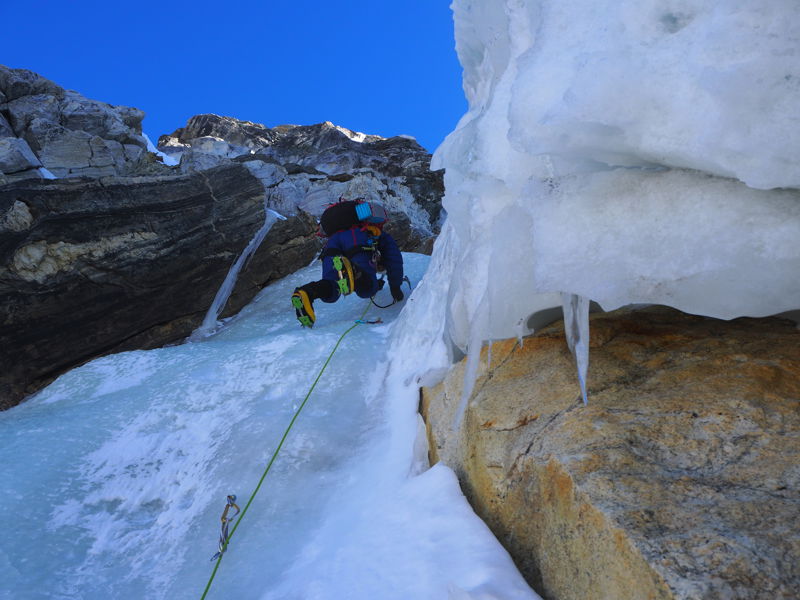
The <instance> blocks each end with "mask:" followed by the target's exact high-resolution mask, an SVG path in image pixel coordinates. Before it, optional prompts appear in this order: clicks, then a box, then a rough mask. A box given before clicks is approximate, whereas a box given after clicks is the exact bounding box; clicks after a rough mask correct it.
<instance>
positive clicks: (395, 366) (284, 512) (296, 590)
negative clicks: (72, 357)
mask: <svg viewBox="0 0 800 600" xmlns="http://www.w3.org/2000/svg"><path fill="white" fill-rule="evenodd" d="M405 258H406V266H407V272H408V274H409V276H410V278H411V280H412V281H413V282H415V283H417V282H419V280H420V278H421V277H422V274H423V272H424V270H425V269H426V267H427V264H428V260H429V259H428V257H425V256H421V255H406V256H405ZM318 273H319V266H318V264H316V265H312V266H310V267H309V268H306V269H303V270H301V271H300V272H298V273H296V274H294V275H292V276H290V277H288V278H286V279H284V280H282V281H280V282H278V283H276V284H274V285H272V286H270V287H268V288H267V289H265V290H264V291H263V292H262V293H261V294H260V295H259V296H258V298H257V299H256V300H255V301H253V302H252V303H251V304H250V305H249V306H247V307H246V308H245V309H244V310H242V312H241V313H240V314H239V315H238V316H237V317H235V318H233V319H231V320H229V321H228V322H227V323H226V324H225V326H224V327H223V328H222V329H220V330H219V331H218V332H217V333H216V334H214V335H212V336H211V337H209V338H206V339H205V340H204V341H202V342H195V343H187V344H183V345H179V346H172V347H166V348H160V349H156V350H150V351H137V352H128V353H122V354H116V355H112V356H107V357H105V358H101V359H98V360H95V361H93V362H91V363H89V364H87V365H85V366H83V367H80V368H78V369H75V370H73V371H71V372H69V373H67V374H65V375H63V376H62V377H60V378H59V379H58V380H56V381H55V382H54V383H53V384H52V385H50V386H49V387H48V388H46V389H45V390H43V391H42V392H40V393H39V394H38V395H37V396H36V397H34V398H33V399H30V400H28V401H27V402H25V403H23V404H21V405H19V406H17V407H15V408H13V409H11V410H8V411H6V412H3V413H0V452H2V455H3V459H4V467H3V492H4V493H3V495H2V500H0V510H2V513H3V514H4V515H6V516H7V519H6V522H5V525H4V533H3V536H2V542H0V598H3V599H7V600H11V599H15V600H18V599H33V598H59V599H65V598H74V599H83V600H89V599H95V598H96V599H101V598H102V599H107V598H148V599H157V598H169V599H179V598H199V597H200V595H201V593H202V591H203V589H204V587H205V585H206V583H207V581H208V579H209V576H210V574H211V569H212V567H213V563H212V562H211V561H210V558H211V556H212V555H213V554H214V553H215V552H216V550H217V537H218V533H219V518H220V515H221V513H222V510H223V508H224V506H225V498H226V496H227V495H228V494H231V493H233V494H236V495H237V496H238V502H239V504H240V506H243V505H244V504H245V502H246V500H247V498H249V496H250V494H251V493H252V490H253V489H254V487H255V485H256V483H257V481H258V479H259V477H260V476H261V473H262V472H263V470H264V467H265V465H266V463H267V461H268V459H269V457H270V455H271V453H272V452H273V450H274V449H275V447H276V445H277V443H278V442H279V440H280V437H281V435H282V434H283V432H284V430H285V428H286V426H287V425H288V423H289V421H290V419H291V417H292V415H293V414H294V411H295V410H296V408H297V407H298V405H299V404H300V402H301V401H302V399H303V397H304V395H305V393H306V391H307V390H308V389H309V387H310V386H311V383H312V381H313V379H314V378H315V377H316V375H317V372H318V370H319V369H320V367H321V366H322V364H323V362H324V361H325V358H326V357H327V356H328V354H329V353H330V352H331V350H332V348H333V346H334V344H335V342H336V340H337V339H338V338H339V336H340V335H341V333H342V332H343V331H345V330H346V329H347V328H348V327H349V326H350V325H352V324H353V322H354V320H355V319H357V318H358V317H359V316H360V315H361V314H362V312H363V310H364V308H365V307H366V306H367V303H366V301H365V300H361V299H356V298H355V297H349V298H346V299H343V300H341V301H340V302H338V303H336V304H334V305H327V304H323V303H318V304H319V306H318V307H317V317H318V322H317V326H316V327H315V328H314V329H313V330H304V329H302V328H300V327H299V325H298V324H297V322H296V320H295V318H294V313H293V311H292V310H291V306H290V304H289V301H288V299H289V296H290V294H291V291H292V290H293V289H294V287H295V286H297V285H299V284H301V283H303V282H305V281H307V280H310V279H314V278H316V277H317V276H318ZM383 293H384V294H386V293H387V292H383ZM378 300H379V301H381V300H382V301H384V303H386V302H385V300H386V298H383V297H381V298H379V299H378ZM414 303H415V300H414V298H413V297H412V298H410V299H408V300H406V302H405V303H404V304H405V305H409V308H412V307H413V305H414ZM401 308H402V306H400V305H397V306H394V307H392V308H390V309H386V310H379V309H377V308H375V307H372V308H371V309H370V311H369V312H368V313H367V318H371V319H375V318H378V317H380V318H382V320H383V321H384V322H385V323H384V324H379V325H359V326H358V327H357V328H356V329H355V330H353V331H352V332H351V333H350V334H349V335H348V336H347V337H346V338H345V339H344V341H343V342H342V345H341V346H340V347H339V349H338V351H337V352H336V354H335V356H334V358H333V360H332V362H331V364H330V366H329V367H328V370H327V371H326V372H325V374H324V375H323V378H322V380H321V381H320V384H319V385H318V387H317V390H316V391H315V393H314V394H313V395H312V397H311V399H310V400H309V403H308V404H307V406H306V407H305V409H304V411H303V412H302V413H301V415H300V418H299V419H298V421H297V423H296V425H295V426H294V429H293V430H292V432H291V433H290V435H289V437H288V439H287V442H286V444H285V445H284V447H283V449H282V451H281V453H280V455H279V458H278V460H277V461H276V463H275V465H274V466H273V468H272V470H271V471H270V473H269V475H268V476H267V479H266V480H265V483H264V485H263V487H262V488H261V490H260V491H259V493H258V495H257V496H256V497H255V500H254V501H253V504H252V505H251V507H250V509H249V512H248V513H247V514H246V516H245V518H244V520H243V521H242V523H241V525H240V526H239V528H238V530H237V532H236V533H235V535H234V537H233V538H232V540H231V545H230V547H229V549H228V551H227V553H226V554H225V556H224V558H223V560H222V563H221V566H220V569H219V571H218V574H217V575H216V579H215V580H214V582H213V584H212V586H211V589H210V592H209V595H208V598H275V599H278V598H281V599H286V598H297V599H304V600H306V599H313V598H319V599H323V598H325V599H327V598H329V599H340V598H356V599H358V598H363V599H375V598H381V599H397V600H401V599H403V600H406V599H408V598H415V599H416V598H430V599H440V598H475V599H478V598H480V599H488V598H508V599H512V598H520V599H522V598H526V599H527V598H536V596H535V594H534V593H533V592H531V591H530V589H529V588H528V586H527V585H526V584H525V583H524V581H523V580H522V578H521V576H520V575H519V574H518V572H517V571H516V569H515V567H514V566H513V563H512V562H511V560H510V558H509V557H508V555H507V554H506V552H505V551H504V550H503V549H502V548H501V547H500V546H499V544H498V542H497V541H496V540H495V539H494V537H493V536H492V535H491V533H490V532H489V530H488V529H487V528H486V526H485V525H484V524H483V523H482V522H481V521H480V520H479V519H478V518H477V517H476V516H475V515H474V513H472V511H471V509H470V508H469V506H468V504H467V503H466V501H465V499H464V498H463V496H462V495H461V492H460V490H459V488H458V483H457V481H456V479H455V476H454V475H453V473H452V472H451V471H450V470H449V469H447V468H446V467H444V466H441V465H439V466H436V467H434V468H432V469H428V468H427V462H426V454H425V446H424V443H420V442H424V436H422V437H419V436H418V433H419V432H418V428H419V421H418V415H417V414H416V408H417V401H418V396H417V380H416V379H415V378H414V377H410V376H409V373H410V372H413V371H414V370H418V371H419V370H424V368H425V364H426V360H427V358H428V357H426V356H425V355H420V354H419V352H418V346H417V344H416V343H415V342H414V340H413V336H412V337H409V333H408V332H406V333H405V334H403V335H399V336H397V335H394V336H393V335H392V330H393V328H394V324H393V323H392V322H393V320H394V319H395V317H396V316H397V315H398V313H399V312H400V310H401ZM410 312H412V313H415V311H413V310H412V311H410ZM415 314H417V317H416V318H418V319H420V323H419V325H420V327H421V328H422V330H423V331H425V330H427V329H430V328H431V327H430V324H429V323H427V322H426V320H427V319H429V318H434V319H435V318H436V315H435V314H433V315H432V317H421V318H420V317H419V313H418V311H417V312H416V313H415ZM392 340H394V341H393V342H392ZM415 362H416V366H414V363H415ZM410 369H411V370H410Z"/></svg>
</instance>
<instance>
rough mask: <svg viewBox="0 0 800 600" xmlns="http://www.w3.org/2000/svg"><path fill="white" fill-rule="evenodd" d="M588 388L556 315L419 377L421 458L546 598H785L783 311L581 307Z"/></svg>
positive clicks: (788, 458)
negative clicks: (708, 314) (477, 368)
mask: <svg viewBox="0 0 800 600" xmlns="http://www.w3.org/2000/svg"><path fill="white" fill-rule="evenodd" d="M591 328H592V337H591V353H592V355H591V356H592V362H591V363H590V367H589V369H590V377H589V404H588V406H583V404H582V401H581V399H580V389H579V386H578V383H577V381H576V378H575V374H574V373H575V367H574V359H573V358H572V356H571V355H570V353H569V350H568V349H567V347H566V344H565V340H564V332H563V324H562V323H557V324H554V325H551V326H549V327H546V328H544V329H542V330H541V331H540V332H539V333H538V334H536V335H534V336H531V337H528V338H525V339H524V343H523V344H522V346H520V345H519V344H518V342H517V340H506V341H503V342H497V343H495V344H493V346H492V350H491V365H490V366H488V367H487V360H488V356H487V354H488V349H486V348H485V349H484V352H483V356H482V365H481V372H480V373H479V377H478V381H477V383H476V385H475V388H474V390H475V391H474V392H473V394H472V396H471V397H470V399H469V406H468V409H467V412H466V415H465V417H464V420H463V426H462V427H461V429H460V430H459V431H458V432H454V431H453V430H452V425H453V422H454V419H455V415H456V412H457V407H458V405H459V403H460V396H461V389H462V383H463V377H464V368H465V365H464V362H463V361H462V363H460V364H459V365H457V366H456V367H455V368H454V369H453V370H452V371H451V373H450V374H449V375H448V377H447V378H446V380H445V381H444V382H443V383H442V384H440V385H439V386H437V387H434V388H430V389H425V390H423V396H422V412H423V414H424V417H425V419H426V422H427V427H428V435H429V442H430V454H431V457H430V458H431V462H436V461H443V462H444V463H446V464H447V465H449V466H451V467H452V468H453V469H455V471H456V473H457V474H458V476H459V480H460V481H461V484H462V488H463V489H464V492H465V493H466V495H467V496H468V498H469V499H470V502H471V503H472V505H473V507H474V508H475V510H476V512H477V513H478V514H479V515H480V516H481V517H482V518H483V519H484V520H485V521H486V523H487V524H488V525H489V526H490V527H491V529H492V530H493V531H494V533H495V534H496V535H497V537H498V538H499V539H500V541H501V542H503V544H504V545H505V546H506V548H508V549H509V551H510V552H511V555H512V556H513V558H514V559H515V561H516V563H517V565H518V566H519V567H520V569H521V571H522V572H523V574H525V576H526V577H527V578H528V581H529V582H530V583H531V584H532V586H533V587H534V589H536V590H537V591H538V592H539V593H540V594H541V595H542V596H543V597H544V598H546V599H548V600H569V599H575V600H585V599H586V598H608V599H611V598H613V599H614V600H626V599H630V600H639V599H642V598H653V599H655V598H664V599H681V600H689V599H696V598H707V599H723V598H725V599H728V598H748V599H754V600H755V599H762V598H763V599H765V600H766V599H770V600H774V599H776V598H786V599H789V598H794V597H796V592H797V590H798V589H800V570H798V564H800V561H798V558H800V534H798V529H797V526H796V523H797V515H798V514H800V470H799V469H798V464H800V412H798V408H800V406H799V405H798V402H800V383H799V382H800V346H798V344H797V341H798V335H800V333H798V330H797V327H796V325H795V323H794V322H792V321H788V320H783V319H777V318H768V319H737V320H734V321H730V322H726V321H719V320H716V319H711V318H705V317H696V316H691V315H686V314H683V313H680V312H678V311H676V310H673V309H667V308H662V307H651V308H648V309H646V310H638V311H627V310H620V311H615V312H613V313H607V314H595V315H594V316H593V317H592V320H591Z"/></svg>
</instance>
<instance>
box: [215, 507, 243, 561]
mask: <svg viewBox="0 0 800 600" xmlns="http://www.w3.org/2000/svg"><path fill="white" fill-rule="evenodd" d="M231 507H233V508H235V509H236V512H235V513H234V514H232V515H231V516H230V517H229V516H228V511H229V510H230V509H231ZM240 512H241V511H240V510H239V506H238V505H237V504H236V495H235V494H231V495H230V496H228V503H227V504H226V505H225V510H223V511H222V516H221V517H220V521H222V531H220V533H219V552H217V553H216V554H215V555H214V556H212V557H211V560H216V559H217V558H221V557H222V553H223V552H225V550H226V549H227V547H228V537H230V536H229V535H228V524H229V523H230V522H231V521H233V520H234V519H235V518H236V515H238V514H239V513H240Z"/></svg>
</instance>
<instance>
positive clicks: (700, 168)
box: [406, 0, 800, 390]
mask: <svg viewBox="0 0 800 600" xmlns="http://www.w3.org/2000/svg"><path fill="white" fill-rule="evenodd" d="M452 9H453V14H454V23H455V34H456V50H457V52H458V56H459V59H460V61H461V64H462V66H463V69H464V91H465V94H466V96H467V99H468V101H469V110H468V112H467V114H465V115H464V116H463V117H462V119H461V121H460V122H459V124H458V126H457V128H456V130H455V131H453V132H452V133H451V134H450V135H449V136H448V138H447V139H446V140H445V142H444V143H443V144H442V146H441V147H440V148H439V149H438V150H437V152H436V154H435V155H434V160H433V165H432V166H433V168H445V169H446V174H445V188H446V195H445V198H444V202H443V206H444V207H445V209H446V211H447V215H448V222H447V225H446V226H445V227H444V228H443V230H442V234H441V236H440V238H439V240H438V242H437V246H436V248H435V251H434V256H433V262H432V268H435V270H436V272H437V273H438V274H439V275H438V276H439V277H444V278H445V280H446V282H447V283H446V285H440V284H438V283H437V284H436V285H434V282H427V285H423V286H422V289H420V290H419V292H418V294H417V295H416V296H417V300H418V302H417V306H418V307H427V312H423V311H422V310H421V309H420V310H416V309H415V308H414V307H409V309H408V310H407V313H408V315H407V317H406V318H408V319H413V320H414V321H415V322H416V323H417V326H419V323H423V322H424V323H427V324H428V325H427V328H428V329H430V330H431V331H428V332H427V333H426V336H427V337H428V338H430V339H434V338H436V332H434V331H433V329H435V328H436V327H439V329H440V334H443V335H442V337H443V338H444V339H445V340H448V339H449V340H450V341H451V342H452V346H456V347H458V348H460V349H461V350H462V351H468V352H469V354H470V358H471V359H472V360H471V361H468V368H467V378H468V380H469V379H470V373H473V372H474V371H475V369H476V368H477V359H478V352H477V350H478V349H479V347H480V345H481V343H483V342H485V341H487V340H491V339H499V338H507V337H512V336H514V335H522V334H526V333H529V332H530V331H532V330H533V329H535V328H536V327H537V326H538V323H539V322H540V321H542V318H541V316H542V315H544V314H549V315H552V314H553V311H552V310H548V309H553V308H554V307H563V308H564V309H565V310H564V314H565V316H566V317H567V321H568V322H567V330H568V331H572V332H574V336H573V339H571V340H570V342H571V343H570V347H571V348H573V349H574V352H576V354H577V355H578V356H577V358H578V365H579V371H580V372H582V374H585V371H586V356H585V352H587V350H586V348H587V343H586V342H587V339H586V337H587V335H588V333H587V332H588V306H589V302H588V301H587V300H592V301H595V302H597V303H599V304H600V306H602V308H604V309H606V310H612V309H615V308H618V307H620V306H624V305H628V304H641V303H644V304H665V305H668V306H672V307H675V308H678V309H680V310H683V311H686V312H690V313H694V314H702V315H708V316H712V317H718V318H723V319H730V318H734V317H738V316H745V315H748V316H765V315H772V314H777V313H781V312H784V311H789V310H794V309H798V308H800V189H798V188H800V112H798V111H797V107H800V27H798V24H800V7H798V4H797V2H796V0H763V1H760V2H750V1H745V0H729V1H726V2H708V1H704V0H614V1H613V2H612V1H597V0H504V1H503V0H498V1H496V2H485V1H483V0H454V2H453V4H452ZM432 295H438V296H437V297H436V298H433V297H430V298H429V297H428V296H432ZM537 315H538V316H537ZM434 323H440V324H441V325H439V326H436V325H434ZM581 353H583V354H584V356H581ZM451 354H452V352H451ZM429 355H430V356H432V357H434V356H436V357H440V358H439V359H438V360H437V361H436V362H437V364H436V365H431V366H432V367H433V368H434V369H437V368H441V367H443V365H441V364H439V363H441V362H442V361H441V355H442V352H441V349H440V350H439V351H438V352H430V353H429ZM437 372H438V371H437ZM466 389H467V390H468V389H469V385H467V386H466Z"/></svg>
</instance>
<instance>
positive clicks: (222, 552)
mask: <svg viewBox="0 0 800 600" xmlns="http://www.w3.org/2000/svg"><path fill="white" fill-rule="evenodd" d="M369 307H370V305H369V304H367V307H366V308H365V309H364V312H362V313H361V316H360V317H359V318H358V319H357V320H356V321H355V323H353V324H352V325H351V326H350V327H349V328H348V329H347V331H345V332H344V333H343V334H342V335H341V336H339V339H338V340H337V342H336V345H335V346H334V347H333V350H331V353H330V354H329V355H328V358H327V359H326V360H325V364H323V365H322V368H321V369H320V370H319V373H317V378H316V379H315V380H314V383H312V384H311V387H310V388H309V390H308V393H307V394H306V397H305V398H303V401H302V402H301V403H300V406H298V407H297V410H296V411H295V413H294V416H293V417H292V420H291V421H289V426H288V427H287V428H286V431H284V432H283V437H282V438H281V441H280V442H279V443H278V447H277V448H275V452H273V453H272V457H271V458H270V459H269V462H268V463H267V467H266V468H265V469H264V473H263V474H262V475H261V479H259V480H258V485H256V489H254V490H253V493H252V494H250V498H249V500H248V501H247V504H245V505H244V508H243V509H242V512H241V513H240V514H239V518H238V519H237V520H236V523H235V524H234V525H233V529H231V532H230V534H229V535H228V537H227V539H226V540H225V543H224V544H222V545H221V546H220V552H219V556H218V557H217V562H216V563H215V564H214V570H213V571H212V572H211V577H209V579H208V583H207V584H206V589H205V590H203V595H202V596H200V600H205V597H206V594H208V590H209V589H211V583H212V582H213V581H214V577H215V576H216V575H217V569H219V564H220V563H221V562H222V557H223V556H224V555H225V550H227V549H228V544H229V543H230V539H231V538H232V537H233V534H234V533H236V529H237V527H239V523H241V522H242V519H243V518H244V515H245V514H246V513H247V509H248V508H250V504H251V503H252V502H253V499H254V498H255V497H256V494H257V493H258V490H259V489H260V488H261V484H262V483H264V479H265V478H266V476H267V473H269V470H270V468H272V463H274V462H275V459H276V458H277V457H278V452H280V451H281V447H282V446H283V443H284V442H285V441H286V438H287V437H288V436H289V432H290V431H291V430H292V427H293V426H294V422H295V421H296V420H297V417H298V416H300V411H302V410H303V407H304V406H305V405H306V402H308V399H309V398H310V397H311V393H312V392H313V391H314V388H315V387H317V383H318V382H319V380H320V378H321V377H322V374H323V373H324V372H325V369H326V368H327V367H328V363H330V362H331V359H332V358H333V355H334V353H335V352H336V350H337V349H338V348H339V344H341V343H342V340H343V339H344V338H345V336H346V335H347V334H348V333H350V332H351V331H353V329H355V328H356V327H358V326H359V325H361V324H362V323H365V321H364V316H365V315H366V314H367V311H368V310H369Z"/></svg>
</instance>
